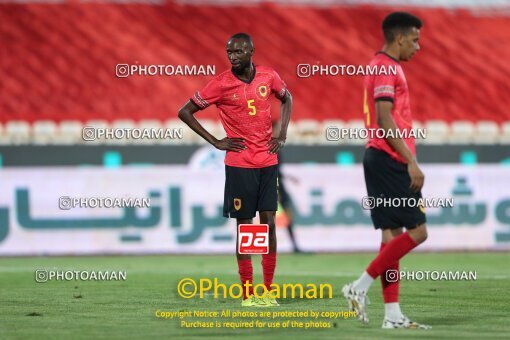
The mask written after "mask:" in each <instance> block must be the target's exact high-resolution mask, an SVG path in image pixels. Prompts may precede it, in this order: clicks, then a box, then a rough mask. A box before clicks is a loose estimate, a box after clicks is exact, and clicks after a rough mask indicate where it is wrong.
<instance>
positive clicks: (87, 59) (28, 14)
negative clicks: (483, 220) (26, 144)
mask: <svg viewBox="0 0 510 340" xmlns="http://www.w3.org/2000/svg"><path fill="white" fill-rule="evenodd" d="M390 10H391V9H390V8H383V7H370V6H352V7H339V6H334V7H311V6H286V7H285V8H282V6H281V5H274V4H272V5H267V4H263V5H260V6H247V7H240V6H222V7H216V6H213V5H202V6H192V5H182V4H177V3H167V4H165V5H162V6H155V5H147V4H146V5H141V4H106V3H74V2H72V3H64V4H38V3H37V4H36V3H29V4H5V3H3V4H0V22H2V25H0V44H1V46H2V48H3V49H4V50H5V51H8V53H3V54H2V58H0V73H1V74H2V80H1V81H2V84H1V85H2V87H1V96H0V112H1V113H2V114H1V115H0V121H1V122H4V123H5V122H7V121H10V120H25V121H28V122H33V121H35V120H53V121H57V122H59V121H62V120H79V121H82V122H85V121H87V120H90V119H102V120H107V121H109V122H113V121H114V120H117V119H131V120H134V121H139V120H141V119H157V120H160V121H161V122H163V121H166V120H169V119H175V118H177V117H176V114H177V111H178V109H179V108H180V107H181V105H182V104H183V103H184V102H185V101H186V100H187V99H188V98H189V97H190V95H192V94H193V93H194V92H195V91H196V90H197V89H200V88H202V87H203V86H204V85H205V84H206V82H207V81H208V80H209V79H210V78H211V77H210V76H187V77H186V76H137V77H128V78H117V77H116V76H115V65H116V64H123V63H128V64H139V65H149V64H172V65H178V64H179V65H193V64H203V65H206V64H211V65H216V72H217V73H219V72H221V71H223V70H225V69H228V61H227V58H226V55H225V51H224V46H225V42H226V40H227V39H228V37H229V36H230V35H231V34H233V33H236V32H238V31H247V32H249V33H250V34H252V36H253V38H254V41H255V45H256V54H255V61H256V62H257V63H259V64H266V65H270V66H272V67H273V68H275V69H276V70H277V71H278V72H279V73H280V75H281V76H282V78H283V79H284V80H285V81H286V82H287V84H288V86H289V89H290V90H291V92H292V94H293V96H294V99H295V106H294V119H315V120H320V121H322V120H331V119H341V120H343V121H349V120H353V119H362V78H361V77H346V76H344V77H340V76H315V77H310V78H299V77H297V75H296V68H297V65H298V64H303V63H304V64H317V63H320V64H321V65H325V64H365V63H366V62H368V61H369V60H370V58H371V57H372V55H373V53H374V51H377V50H378V49H379V48H380V47H381V32H380V22H381V20H382V18H383V17H384V16H385V15H386V14H387V13H388V12H389V11H390ZM240 11H242V12H249V16H246V15H239V12H240ZM410 11H412V12H414V13H415V14H416V15H418V16H419V17H421V18H422V19H423V21H424V28H423V29H422V42H421V45H422V51H421V52H420V53H419V54H418V55H417V56H416V57H415V59H414V60H413V61H412V62H411V63H405V64H404V68H405V71H406V75H407V79H408V81H409V86H410V90H411V96H412V99H411V101H412V107H413V111H414V115H415V119H418V120H420V121H423V122H425V121H427V120H443V121H446V122H451V121H455V120H469V121H478V120H491V121H496V122H498V123H501V122H503V121H506V120H510V112H508V110H505V109H503V108H506V107H509V106H510V96H508V93H510V85H509V82H508V78H509V76H510V64H509V63H508V60H510V45H508V44H504V43H502V42H503V41H510V21H509V20H508V17H506V16H488V15H486V14H483V13H470V12H467V11H463V10H446V9H427V8H412V9H410ZM247 18H248V19H247ZM445 32H447V34H445ZM484 51H488V52H487V53H484ZM199 117H203V118H208V119H217V115H216V112H215V110H213V109H209V110H207V111H206V112H204V113H200V114H199Z"/></svg>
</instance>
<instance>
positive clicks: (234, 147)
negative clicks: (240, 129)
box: [214, 137, 246, 152]
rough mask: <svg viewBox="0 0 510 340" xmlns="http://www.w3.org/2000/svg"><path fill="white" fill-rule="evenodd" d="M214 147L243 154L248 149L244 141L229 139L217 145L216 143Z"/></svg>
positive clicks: (221, 140) (226, 138) (220, 141)
mask: <svg viewBox="0 0 510 340" xmlns="http://www.w3.org/2000/svg"><path fill="white" fill-rule="evenodd" d="M214 147H215V148H216V149H218V150H227V151H234V152H241V151H243V150H245V149H246V145H244V139H242V138H228V137H225V138H223V139H220V140H218V141H217V142H216V143H214Z"/></svg>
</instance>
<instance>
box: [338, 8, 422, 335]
mask: <svg viewBox="0 0 510 340" xmlns="http://www.w3.org/2000/svg"><path fill="white" fill-rule="evenodd" d="M421 27H422V23H421V21H420V19H418V18H417V17H415V16H414V15H412V14H409V13H405V12H394V13H391V14H390V15H388V16H387V17H386V18H385V19H384V21H383V24H382V28H383V32H384V38H385V44H384V47H383V49H382V51H380V52H378V53H377V54H376V55H375V57H374V58H373V59H372V62H371V63H370V65H371V66H378V69H382V68H383V67H385V68H386V70H389V67H396V70H397V72H396V75H387V74H384V75H383V74H380V75H369V76H366V77H365V80H364V87H365V93H364V101H365V102H364V110H363V111H364V114H365V126H366V128H367V129H372V128H373V129H383V130H384V131H389V130H391V131H394V132H395V131H396V130H397V129H398V130H400V131H401V132H404V131H406V132H409V131H410V129H412V116H411V108H410V104H409V89H408V87H407V81H406V78H405V76H404V71H403V70H402V67H401V65H400V62H401V61H409V60H410V59H411V58H412V57H413V56H414V54H415V53H416V52H418V51H419V50H420V46H419V44H418V39H419V37H420V28H421ZM381 73H382V72H381ZM410 135H411V134H409V133H407V134H406V136H404V137H406V138H403V139H402V138H390V136H386V138H370V139H369V140H368V143H367V146H366V150H365V156H364V159H363V168H364V172H365V183H366V187H367V192H368V196H369V197H374V198H392V199H393V198H399V199H404V198H406V199H408V198H415V199H416V200H418V198H421V197H422V196H421V188H422V186H423V183H424V178H425V177H424V175H423V172H422V171H421V170H420V167H419V166H418V162H417V161H416V152H415V142H414V138H412V136H410ZM393 136H397V135H396V134H395V133H394V134H393ZM371 137H376V136H371ZM379 137H381V136H380V135H379ZM398 137H400V136H398ZM407 137H411V138H407ZM371 218H372V222H373V224H374V227H375V228H376V229H381V231H382V242H381V248H380V251H379V254H378V255H377V257H376V258H375V259H374V260H373V261H372V262H371V263H370V265H369V266H368V267H367V268H366V270H365V271H364V272H363V274H362V275H361V276H360V277H359V278H358V279H357V280H356V281H354V282H353V283H350V284H347V285H345V286H344V288H343V293H344V296H345V298H346V299H347V301H348V303H349V307H350V308H352V309H354V310H355V311H356V312H357V313H358V318H359V319H360V320H361V321H363V322H365V323H367V322H368V317H367V312H366V305H367V303H368V301H367V292H368V289H369V288H370V285H371V284H372V282H373V281H374V280H375V279H376V278H377V277H378V276H380V277H381V283H382V289H383V297H384V302H385V318H384V321H383V324H382V327H383V328H421V329H428V328H430V326H426V325H421V324H418V323H416V322H414V321H411V320H409V319H408V318H407V317H406V316H404V315H403V314H402V312H401V310H400V305H399V303H398V295H399V294H398V293H399V282H398V270H399V260H400V259H401V258H402V257H403V256H404V255H406V254H407V253H409V252H410V251H411V250H412V249H413V248H415V247H416V246H418V245H419V244H421V243H422V242H424V241H425V240H426V239H427V228H426V226H425V222H426V218H425V211H424V209H423V207H406V206H399V207H386V206H382V207H378V206H376V207H373V208H372V209H371ZM403 228H406V230H407V231H406V232H404V231H403Z"/></svg>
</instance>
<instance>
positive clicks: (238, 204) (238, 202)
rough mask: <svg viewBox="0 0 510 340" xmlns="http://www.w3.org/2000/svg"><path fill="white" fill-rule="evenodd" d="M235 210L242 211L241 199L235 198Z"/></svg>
mask: <svg viewBox="0 0 510 340" xmlns="http://www.w3.org/2000/svg"><path fill="white" fill-rule="evenodd" d="M234 208H235V209H236V211H239V209H241V199H240V198H234Z"/></svg>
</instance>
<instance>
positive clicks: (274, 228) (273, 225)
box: [267, 222, 276, 234]
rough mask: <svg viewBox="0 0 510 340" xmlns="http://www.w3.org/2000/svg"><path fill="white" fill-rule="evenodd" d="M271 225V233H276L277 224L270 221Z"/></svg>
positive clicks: (269, 224)
mask: <svg viewBox="0 0 510 340" xmlns="http://www.w3.org/2000/svg"><path fill="white" fill-rule="evenodd" d="M267 225H268V226H269V233H270V234H275V233H276V225H275V223H274V222H273V223H268V224H267Z"/></svg>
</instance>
